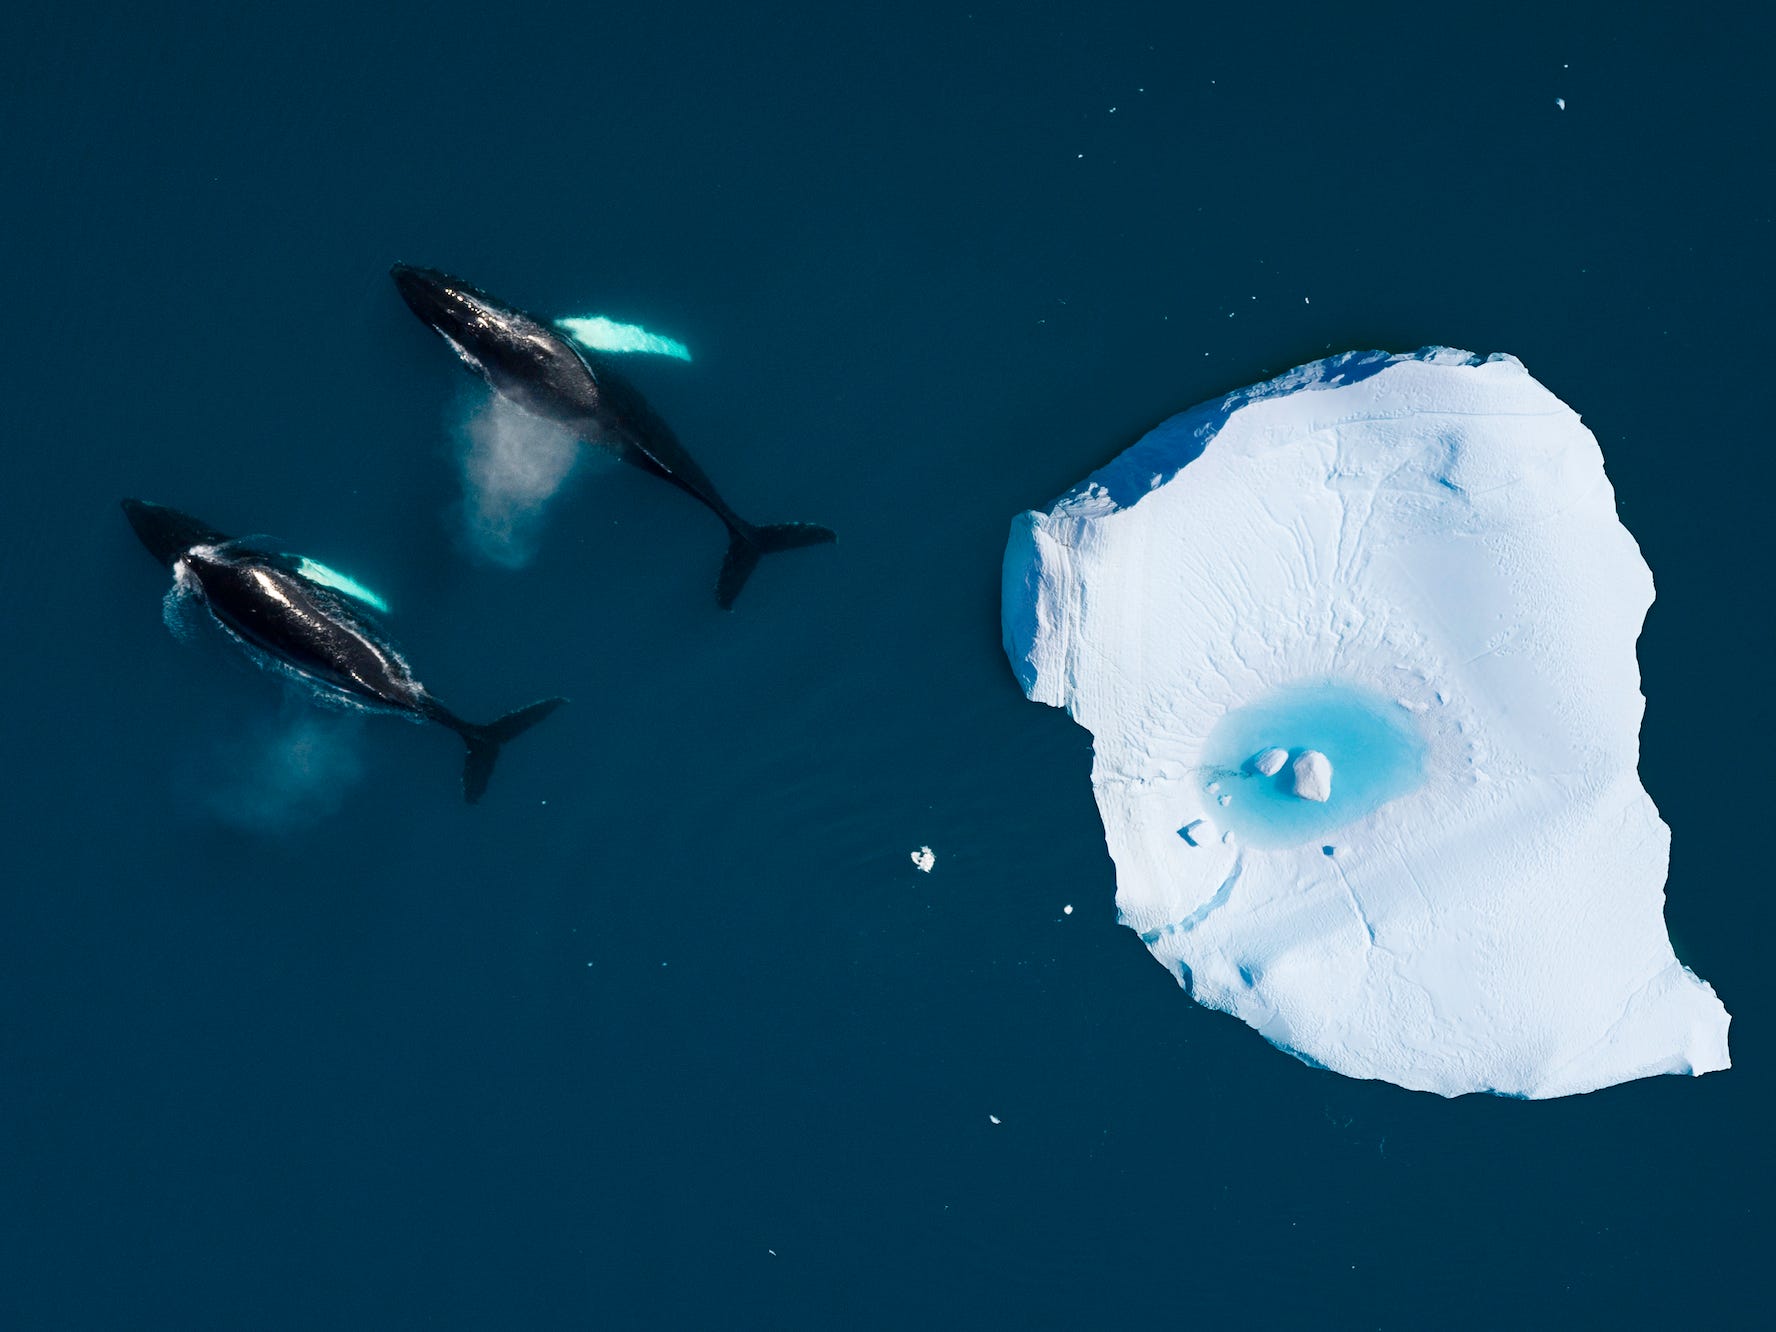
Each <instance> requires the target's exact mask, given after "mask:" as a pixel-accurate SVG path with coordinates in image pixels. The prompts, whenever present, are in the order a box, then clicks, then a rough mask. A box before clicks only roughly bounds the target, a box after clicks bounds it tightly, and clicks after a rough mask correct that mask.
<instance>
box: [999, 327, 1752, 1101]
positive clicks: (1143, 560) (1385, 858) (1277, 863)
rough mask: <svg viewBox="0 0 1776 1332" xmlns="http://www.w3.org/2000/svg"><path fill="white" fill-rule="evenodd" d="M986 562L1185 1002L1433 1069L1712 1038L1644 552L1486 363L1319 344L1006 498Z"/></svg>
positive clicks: (1548, 430)
mask: <svg viewBox="0 0 1776 1332" xmlns="http://www.w3.org/2000/svg"><path fill="white" fill-rule="evenodd" d="M1001 586H1002V589H1003V592H1004V598H1005V602H1004V631H1005V646H1006V650H1007V653H1008V655H1009V656H1010V658H1011V660H1012V664H1013V666H1014V668H1015V669H1016V672H1017V675H1018V679H1019V681H1020V683H1021V684H1022V685H1023V687H1024V690H1025V692H1026V693H1027V694H1028V695H1029V696H1030V697H1031V698H1033V699H1037V700H1039V701H1041V702H1045V703H1049V704H1052V705H1054V706H1058V707H1062V708H1065V709H1066V710H1067V712H1068V713H1069V715H1071V716H1072V717H1073V718H1074V719H1075V720H1076V721H1078V722H1079V723H1080V724H1081V725H1083V726H1085V727H1086V728H1087V729H1088V730H1090V731H1091V733H1092V736H1093V752H1094V760H1093V765H1092V785H1093V790H1094V793H1095V796H1096V799H1097V803H1098V807H1099V810H1100V813H1101V814H1102V816H1103V820H1104V831H1105V838H1106V842H1107V845H1108V847H1109V850H1110V853H1111V856H1112V859H1113V860H1114V861H1115V864H1116V877H1117V903H1118V917H1119V919H1121V920H1123V921H1124V922H1125V923H1126V924H1128V925H1130V926H1131V927H1132V928H1134V929H1135V930H1136V931H1137V932H1138V933H1139V935H1140V937H1141V939H1142V940H1143V941H1144V942H1145V943H1146V944H1147V946H1148V948H1149V949H1150V950H1151V951H1152V952H1153V954H1154V956H1155V957H1156V958H1157V959H1158V960H1160V961H1161V962H1163V963H1164V964H1165V965H1166V966H1167V968H1168V969H1170V970H1171V971H1172V973H1173V974H1174V975H1176V976H1177V977H1178V979H1179V982H1180V984H1182V985H1183V986H1184V987H1185V988H1186V990H1187V992H1188V993H1189V994H1190V995H1191V996H1192V997H1193V998H1194V999H1196V1000H1197V1001H1198V1002H1200V1003H1203V1004H1205V1005H1208V1006H1211V1007H1215V1008H1220V1009H1223V1010H1225V1011H1227V1012H1229V1013H1232V1014H1234V1015H1236V1016H1238V1017H1239V1018H1241V1019H1242V1020H1243V1021H1245V1022H1247V1023H1249V1024H1250V1025H1252V1026H1253V1027H1255V1028H1257V1029H1258V1030H1259V1031H1261V1032H1262V1034H1263V1035H1264V1036H1265V1037H1266V1039H1268V1040H1270V1041H1272V1042H1273V1043H1274V1044H1276V1045H1277V1046H1278V1047H1279V1048H1283V1049H1286V1050H1287V1051H1288V1052H1289V1053H1291V1054H1294V1055H1295V1056H1296V1057H1298V1058H1300V1059H1302V1060H1303V1061H1304V1062H1308V1063H1311V1064H1314V1065H1315V1066H1318V1067H1325V1068H1330V1069H1332V1070H1334V1071H1337V1072H1340V1073H1344V1074H1347V1075H1349V1076H1353V1077H1367V1078H1381V1079H1386V1080H1388V1081H1392V1082H1396V1083H1399V1084H1400V1085H1402V1086H1406V1087H1411V1088H1416V1089H1420V1090H1426V1091H1433V1092H1437V1093H1440V1094H1442V1095H1446V1096H1453V1095H1458V1094H1461V1093H1464V1092H1475V1091H1486V1092H1495V1093H1497V1094H1499V1095H1504V1096H1514V1097H1545V1096H1558V1095H1566V1094H1570V1093H1573V1092H1582V1091H1588V1090H1592V1089H1594V1088H1597V1087H1601V1086H1607V1085H1609V1084H1611V1083H1614V1082H1621V1081H1625V1080H1628V1079H1631V1078H1636V1077H1643V1076H1647V1075H1648V1074H1651V1073H1658V1072H1670V1071H1685V1072H1698V1073H1699V1072H1706V1071H1710V1070H1713V1069H1719V1068H1725V1067H1727V1065H1728V1054H1727V1027H1728V1022H1729V1018H1728V1015H1727V1013H1726V1011H1725V1009H1724V1008H1723V1007H1722V1006H1721V1004H1720V1001H1719V1000H1718V999H1717V998H1716V997H1715V994H1714V992H1713V990H1712V989H1711V988H1710V987H1709V986H1708V985H1707V983H1706V982H1704V981H1701V980H1699V979H1698V978H1696V977H1695V976H1694V975H1693V974H1692V973H1691V972H1689V971H1688V970H1687V969H1686V968H1684V967H1683V966H1682V964H1681V963H1680V962H1679V961H1678V960H1677V959H1676V957H1675V956H1674V955H1673V953H1672V951H1671V945H1670V942H1669V940H1668V938H1667V937H1666V934H1665V929H1664V922H1663V904H1664V892H1663V890H1664V880H1665V871H1666V865H1667V850H1668V845H1669V832H1668V830H1667V829H1666V827H1665V825H1664V824H1663V823H1662V822H1661V821H1660V820H1659V817H1658V814H1657V811H1656V810H1655V809H1654V808H1653V806H1652V803H1651V801H1650V800H1649V799H1648V798H1647V797H1646V794H1645V791H1644V790H1643V788H1642V787H1641V784H1640V781H1639V778H1638V773H1637V772H1636V771H1635V768H1636V764H1637V763H1638V757H1639V724H1640V720H1641V717H1642V716H1643V714H1644V709H1645V700H1644V699H1643V698H1642V697H1641V694H1640V680H1639V672H1638V667H1637V663H1636V661H1635V656H1634V653H1635V643H1636V639H1637V637H1638V635H1639V632H1640V629H1641V625H1642V622H1643V620H1644V617H1645V613H1646V609H1647V607H1648V605H1650V603H1651V601H1652V580H1651V576H1650V574H1649V573H1648V571H1647V569H1646V566H1645V564H1644V561H1642V559H1641V558H1640V553H1639V550H1638V548H1637V547H1636V546H1635V544H1634V541H1633V538H1632V537H1631V536H1630V535H1629V534H1628V532H1627V531H1626V529H1624V528H1623V527H1622V525H1621V522H1620V520H1619V519H1618V517H1617V516H1616V512H1615V501H1614V493H1613V491H1612V489H1611V487H1610V485H1609V480H1608V478H1607V476H1605V474H1604V471H1603V465H1602V457H1601V454H1600V453H1599V451H1598V448H1597V444H1596V441H1595V439H1594V438H1593V437H1592V436H1591V434H1590V432H1589V431H1588V430H1586V429H1585V428H1584V427H1583V425H1582V423H1581V422H1580V421H1579V419H1578V416H1577V415H1576V413H1574V412H1573V411H1571V409H1569V408H1568V407H1566V406H1565V404H1563V403H1561V402H1560V401H1559V400H1558V399H1557V398H1555V397H1554V396H1553V395H1552V394H1551V393H1549V392H1548V391H1547V390H1546V389H1545V388H1543V387H1542V386H1541V385H1540V384H1538V383H1536V381H1535V380H1533V379H1532V378H1530V376H1529V374H1528V373H1527V371H1525V370H1524V369H1523V367H1522V365H1521V364H1520V363H1518V362H1517V361H1516V360H1515V359H1513V358H1510V357H1502V356H1494V357H1490V358H1485V359H1482V358H1480V357H1477V356H1474V355H1471V354H1469V353H1466V352H1456V351H1451V350H1448V349H1440V348H1427V349H1425V350H1423V351H1420V352H1417V353H1412V354H1409V355H1401V356H1390V355H1387V354H1385V353H1347V354H1346V355H1344V356H1340V357H1332V358H1329V359H1328V360H1326V361H1321V362H1316V363H1314V364H1312V365H1307V366H1302V367H1300V368H1298V369H1296V370H1294V371H1291V372H1289V373H1288V374H1286V375H1282V376H1279V377H1278V378H1276V379H1274V380H1271V381H1269V382H1268V383H1266V384H1261V385H1256V386H1253V387H1252V388H1249V389H1245V390H1241V391H1240V392H1238V393H1233V394H1228V395H1225V396H1223V397H1222V398H1219V399H1217V400H1215V401H1213V402H1211V403H1207V404H1204V405H1202V406H1200V407H1197V408H1193V409H1191V410H1190V411H1187V412H1185V413H1182V414H1181V415H1180V416H1178V417H1174V418H1173V419H1172V420H1170V421H1167V422H1165V423H1162V424H1161V425H1160V426H1159V427H1158V428H1156V429H1155V430H1153V431H1151V432H1149V434H1148V435H1147V436H1146V437H1144V438H1143V439H1142V440H1140V441H1139V442H1138V443H1136V444H1135V446H1134V447H1132V448H1131V449H1129V450H1127V451H1126V452H1125V453H1124V454H1123V455H1122V456H1121V457H1119V458H1118V459H1116V460H1115V461H1113V462H1112V463H1110V464H1109V465H1108V466H1106V467H1103V468H1100V469H1098V470H1097V471H1096V472H1094V473H1093V474H1092V475H1091V476H1090V477H1088V478H1087V479H1086V481H1084V482H1082V483H1081V484H1080V485H1079V486H1076V487H1074V488H1073V489H1072V490H1071V491H1069V492H1068V493H1067V494H1066V495H1065V496H1063V497H1062V498H1061V499H1060V500H1059V501H1057V503H1056V504H1055V505H1054V507H1053V508H1052V509H1051V510H1050V511H1048V512H1046V513H1029V514H1025V515H1023V516H1022V517H1021V518H1019V519H1018V520H1017V522H1016V523H1014V525H1013V531H1012V539H1011V542H1010V544H1009V545H1008V547H1007V552H1006V561H1005V576H1004V579H1003V581H1002V584H1001ZM1365 718H1366V719H1367V720H1365ZM1236 719H1243V720H1236ZM1218 728H1219V729H1218ZM1227 728H1232V729H1227ZM1241 728H1243V729H1241ZM1396 734H1398V735H1399V736H1402V737H1410V738H1411V740H1410V743H1405V742H1404V741H1402V742H1401V743H1402V744H1404V745H1405V747H1404V748H1401V747H1400V744H1396V743H1395V742H1393V741H1390V740H1388V739H1387V737H1388V736H1391V735H1396ZM1217 746H1219V747H1217ZM1270 748H1280V749H1282V750H1284V751H1285V752H1286V753H1287V754H1288V755H1289V763H1288V764H1285V765H1284V767H1283V768H1282V770H1281V774H1280V778H1281V780H1280V781H1279V783H1278V784H1275V785H1266V780H1267V779H1264V778H1262V777H1260V776H1259V775H1258V774H1256V773H1254V772H1253V771H1252V770H1251V768H1250V766H1249V764H1250V760H1251V759H1252V758H1253V757H1254V756H1255V754H1257V753H1258V752H1261V751H1265V750H1268V749H1270ZM1309 750H1312V751H1314V752H1318V753H1324V754H1326V755H1327V756H1328V758H1329V760H1330V770H1331V772H1332V774H1333V776H1332V779H1331V783H1330V786H1329V798H1328V800H1327V801H1326V802H1323V803H1315V802H1310V801H1304V800H1303V799H1301V793H1300V792H1299V790H1298V789H1297V788H1295V787H1293V786H1291V785H1290V784H1289V779H1288V773H1289V772H1290V770H1291V768H1290V765H1291V764H1292V763H1293V761H1294V760H1295V759H1296V758H1298V757H1299V756H1300V755H1301V754H1302V753H1304V752H1306V751H1309ZM1359 797H1360V798H1359ZM1315 801H1317V795H1316V797H1315ZM1186 828H1187V829H1189V830H1190V831H1191V835H1190V836H1188V837H1185V836H1180V835H1179V830H1180V829H1186ZM1236 840H1237V843H1238V847H1237V849H1234V847H1233V846H1232V845H1224V844H1223V843H1229V844H1231V843H1233V842H1235V841H1236ZM1322 848H1324V849H1322ZM1236 884H1237V885H1238V891H1237V892H1236V891H1235V890H1234V889H1235V885H1236Z"/></svg>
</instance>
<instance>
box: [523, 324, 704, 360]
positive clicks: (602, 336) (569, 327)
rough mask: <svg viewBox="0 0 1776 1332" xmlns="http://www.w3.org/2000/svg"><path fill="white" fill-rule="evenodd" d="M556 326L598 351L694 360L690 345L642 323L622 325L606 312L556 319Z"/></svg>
mask: <svg viewBox="0 0 1776 1332" xmlns="http://www.w3.org/2000/svg"><path fill="white" fill-rule="evenodd" d="M555 327H556V328H558V329H560V330H561V331H562V332H563V333H565V334H567V336H568V337H570V338H572V339H573V340H574V341H575V342H577V343H579V344H580V345H581V346H582V347H585V348H587V349H588V350H590V351H596V352H651V353H653V354H654V355H656V356H675V357H677V358H678V359H679V360H681V361H688V360H690V359H691V351H690V348H688V347H686V346H685V345H684V343H682V342H680V341H678V339H676V338H668V337H664V336H662V335H661V334H658V333H650V332H648V331H647V330H646V329H645V328H643V327H642V326H641V325H640V324H619V323H618V322H617V321H616V320H614V319H606V318H605V317H604V316H603V315H590V316H587V317H586V318H583V319H557V320H556V321H555Z"/></svg>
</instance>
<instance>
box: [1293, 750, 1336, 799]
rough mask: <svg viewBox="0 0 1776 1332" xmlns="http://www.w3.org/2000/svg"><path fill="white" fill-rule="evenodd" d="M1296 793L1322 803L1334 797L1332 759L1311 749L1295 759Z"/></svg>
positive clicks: (1303, 797)
mask: <svg viewBox="0 0 1776 1332" xmlns="http://www.w3.org/2000/svg"><path fill="white" fill-rule="evenodd" d="M1294 773H1295V794H1296V795H1298V796H1300V797H1301V798H1302V799H1303V800H1317V801H1319V802H1320V803H1321V804H1324V803H1325V802H1326V801H1328V800H1330V799H1331V798H1332V760H1331V759H1329V758H1327V757H1326V756H1325V755H1324V754H1322V753H1320V751H1319V750H1317V749H1310V750H1308V751H1307V752H1306V753H1304V754H1302V755H1301V756H1300V757H1299V758H1297V759H1296V760H1295V767H1294Z"/></svg>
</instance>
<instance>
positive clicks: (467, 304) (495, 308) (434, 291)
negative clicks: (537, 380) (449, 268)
mask: <svg viewBox="0 0 1776 1332" xmlns="http://www.w3.org/2000/svg"><path fill="white" fill-rule="evenodd" d="M389 276H390V277H392V278H393V279H394V280H395V288H396V290H398V291H399V292H400V293H401V299H402V300H404V301H406V302H407V308H408V309H410V310H412V311H413V313H414V314H416V315H418V316H419V317H420V320H421V321H422V322H424V323H425V324H426V325H428V326H429V327H430V328H432V329H433V330H434V331H435V332H437V333H438V334H439V335H440V336H442V337H443V338H444V340H445V341H446V342H448V343H449V344H450V345H451V347H452V349H454V350H455V352H456V354H457V355H458V356H460V357H461V358H462V359H463V361H464V363H465V364H467V365H468V367H469V368H470V369H471V370H473V371H475V372H476V373H477V374H479V375H481V376H483V377H484V378H486V379H488V380H490V381H492V382H494V384H495V387H499V381H500V380H502V379H503V378H504V377H505V374H506V372H508V370H509V368H511V367H514V366H516V365H518V364H521V363H522V362H523V361H524V360H526V359H527V358H530V357H534V356H535V355H536V346H535V344H536V342H537V341H538V335H539V334H542V335H543V337H542V340H543V341H544V342H545V343H546V342H548V341H549V340H550V339H549V337H548V335H547V333H546V331H545V330H543V329H542V327H541V325H540V324H539V323H538V321H536V320H534V319H532V318H531V317H530V316H529V315H526V314H523V313H521V312H520V311H517V310H514V309H512V308H511V307H510V306H507V305H503V304H501V303H500V302H499V301H497V300H495V299H494V298H493V297H491V296H489V295H488V294H487V293H486V292H484V291H478V290H476V289H475V288H474V287H471V286H470V285H469V284H468V283H466V282H464V281H462V280H461V279H459V278H454V277H451V276H450V274H448V273H443V272H440V271H439V270H437V269H435V268H416V267H414V266H413V265H411V264H396V265H395V266H394V267H393V268H391V269H390V270H389Z"/></svg>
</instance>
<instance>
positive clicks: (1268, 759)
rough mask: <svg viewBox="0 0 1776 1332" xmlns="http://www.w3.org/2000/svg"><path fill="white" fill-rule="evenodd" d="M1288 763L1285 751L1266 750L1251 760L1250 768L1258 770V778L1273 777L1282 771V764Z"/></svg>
mask: <svg viewBox="0 0 1776 1332" xmlns="http://www.w3.org/2000/svg"><path fill="white" fill-rule="evenodd" d="M1288 761H1289V751H1288V750H1286V749H1267V750H1265V751H1264V752H1263V753H1262V754H1260V755H1259V756H1258V757H1257V758H1255V759H1253V760H1252V766H1253V767H1254V768H1256V769H1258V775H1259V776H1260V777H1275V776H1276V775H1277V774H1278V773H1279V772H1281V771H1282V770H1283V764H1285V763H1287V762H1288Z"/></svg>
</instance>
